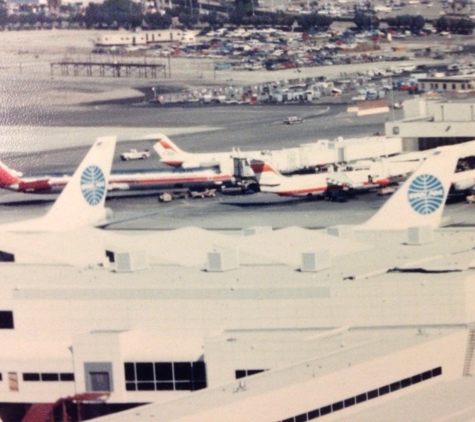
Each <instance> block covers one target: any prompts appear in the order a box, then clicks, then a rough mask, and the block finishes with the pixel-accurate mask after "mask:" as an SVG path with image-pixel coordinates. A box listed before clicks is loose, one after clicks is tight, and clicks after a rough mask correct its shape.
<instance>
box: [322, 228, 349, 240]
mask: <svg viewBox="0 0 475 422" xmlns="http://www.w3.org/2000/svg"><path fill="white" fill-rule="evenodd" d="M327 233H328V234H329V235H331V236H336V237H342V238H344V239H353V238H354V232H353V226H345V225H340V226H332V227H328V228H327Z"/></svg>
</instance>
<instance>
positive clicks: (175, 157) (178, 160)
mask: <svg viewBox="0 0 475 422" xmlns="http://www.w3.org/2000/svg"><path fill="white" fill-rule="evenodd" d="M151 138H156V139H157V142H156V143H155V144H154V146H153V149H154V150H155V151H156V152H157V154H158V156H159V157H160V162H162V163H164V164H167V165H169V166H173V167H177V166H181V165H182V164H183V163H184V162H186V161H188V160H189V159H190V154H189V153H187V152H185V151H183V150H181V149H180V148H179V147H178V146H177V145H176V144H175V143H174V142H172V141H171V140H170V139H169V138H168V137H167V136H165V135H162V134H157V135H148V136H147V139H151Z"/></svg>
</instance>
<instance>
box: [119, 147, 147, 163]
mask: <svg viewBox="0 0 475 422" xmlns="http://www.w3.org/2000/svg"><path fill="white" fill-rule="evenodd" d="M146 158H150V151H149V150H148V149H146V150H143V151H138V150H136V149H129V150H128V151H125V152H123V153H122V154H120V159H121V160H122V161H128V160H145V159H146Z"/></svg>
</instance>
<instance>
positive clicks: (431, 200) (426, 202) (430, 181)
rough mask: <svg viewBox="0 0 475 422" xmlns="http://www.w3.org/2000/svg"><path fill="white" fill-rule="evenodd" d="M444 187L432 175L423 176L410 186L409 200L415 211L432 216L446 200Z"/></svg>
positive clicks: (418, 177)
mask: <svg viewBox="0 0 475 422" xmlns="http://www.w3.org/2000/svg"><path fill="white" fill-rule="evenodd" d="M444 196H445V195H444V186H443V185H442V183H441V182H440V180H439V179H438V178H437V177H435V176H433V175H431V174H421V175H419V176H417V177H416V178H415V179H414V180H413V181H412V182H411V184H410V186H409V191H408V193H407V198H408V200H409V204H411V207H412V208H413V209H414V211H416V212H418V213H419V214H423V215H426V214H432V213H433V212H434V211H436V210H437V209H438V208H439V207H440V206H441V205H442V202H443V200H444Z"/></svg>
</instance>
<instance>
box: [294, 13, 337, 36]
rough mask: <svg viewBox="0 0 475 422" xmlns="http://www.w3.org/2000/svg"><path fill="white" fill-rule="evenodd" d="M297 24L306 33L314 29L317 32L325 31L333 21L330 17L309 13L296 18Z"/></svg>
mask: <svg viewBox="0 0 475 422" xmlns="http://www.w3.org/2000/svg"><path fill="white" fill-rule="evenodd" d="M297 22H298V24H299V25H300V26H301V27H302V29H303V30H304V31H305V32H308V31H310V30H311V29H313V30H315V29H316V30H317V31H326V30H328V28H329V27H330V26H331V24H332V23H333V19H332V18H331V17H330V16H326V15H320V14H318V13H310V14H305V15H300V16H299V17H298V18H297Z"/></svg>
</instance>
